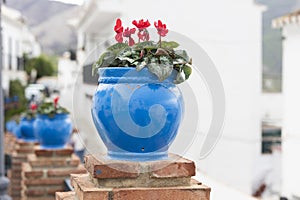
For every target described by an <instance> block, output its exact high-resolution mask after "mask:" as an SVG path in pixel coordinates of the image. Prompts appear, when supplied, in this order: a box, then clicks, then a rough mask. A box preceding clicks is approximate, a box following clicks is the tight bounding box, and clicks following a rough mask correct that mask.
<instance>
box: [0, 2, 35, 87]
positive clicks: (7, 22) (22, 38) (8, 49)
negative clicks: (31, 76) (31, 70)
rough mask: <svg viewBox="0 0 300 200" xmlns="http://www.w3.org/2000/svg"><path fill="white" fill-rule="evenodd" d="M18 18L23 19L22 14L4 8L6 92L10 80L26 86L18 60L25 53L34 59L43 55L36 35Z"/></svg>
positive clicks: (3, 41) (3, 40)
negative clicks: (19, 69)
mask: <svg viewBox="0 0 300 200" xmlns="http://www.w3.org/2000/svg"><path fill="white" fill-rule="evenodd" d="M16 16H19V17H21V14H20V13H19V12H18V11H16V10H13V9H11V8H7V7H6V6H2V20H1V27H2V44H3V74H4V75H3V88H4V90H5V91H8V88H9V80H14V79H19V80H20V81H21V82H22V83H23V84H24V85H25V84H26V79H27V77H26V74H25V72H24V71H18V70H17V58H18V57H22V56H23V53H30V56H32V57H35V56H38V55H40V53H41V47H40V45H39V43H38V42H37V41H36V38H35V37H34V35H33V34H32V33H31V32H30V30H29V29H28V27H27V26H26V24H24V23H23V22H21V21H19V20H18V19H17V17H16ZM10 41H11V42H10ZM9 54H10V55H11V57H12V58H11V69H9Z"/></svg>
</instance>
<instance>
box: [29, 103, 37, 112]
mask: <svg viewBox="0 0 300 200" xmlns="http://www.w3.org/2000/svg"><path fill="white" fill-rule="evenodd" d="M30 109H31V110H32V111H34V110H36V109H37V105H36V104H35V103H33V104H31V105H30Z"/></svg>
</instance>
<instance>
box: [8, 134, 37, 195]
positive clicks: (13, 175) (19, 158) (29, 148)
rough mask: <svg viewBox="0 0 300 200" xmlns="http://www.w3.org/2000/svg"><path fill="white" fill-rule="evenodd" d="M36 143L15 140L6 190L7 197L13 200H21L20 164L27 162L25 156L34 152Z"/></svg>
mask: <svg viewBox="0 0 300 200" xmlns="http://www.w3.org/2000/svg"><path fill="white" fill-rule="evenodd" d="M35 145H37V143H33V142H24V141H23V140H17V141H16V142H15V147H14V149H13V153H12V154H11V162H12V163H11V164H12V167H11V170H10V172H9V173H8V178H9V179H10V186H9V189H8V193H9V195H10V196H11V197H12V198H13V199H14V200H18V199H21V181H22V176H21V174H22V173H21V172H22V163H24V162H27V155H28V154H30V153H33V152H34V147H35Z"/></svg>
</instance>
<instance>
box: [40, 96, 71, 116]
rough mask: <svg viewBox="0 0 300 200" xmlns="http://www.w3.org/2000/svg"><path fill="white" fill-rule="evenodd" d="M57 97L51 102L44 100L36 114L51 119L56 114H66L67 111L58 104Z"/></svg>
mask: <svg viewBox="0 0 300 200" xmlns="http://www.w3.org/2000/svg"><path fill="white" fill-rule="evenodd" d="M58 100H59V97H56V98H54V99H53V101H47V100H45V101H44V102H43V103H42V104H41V105H39V107H38V109H37V113H38V114H41V115H48V117H50V118H53V117H55V115H56V114H68V113H69V111H68V110H67V109H66V108H64V107H62V106H60V105H59V104H58Z"/></svg>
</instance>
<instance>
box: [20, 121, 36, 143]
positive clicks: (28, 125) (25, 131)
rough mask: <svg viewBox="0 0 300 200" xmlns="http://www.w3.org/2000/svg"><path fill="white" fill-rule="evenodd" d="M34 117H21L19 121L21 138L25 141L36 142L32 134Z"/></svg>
mask: <svg viewBox="0 0 300 200" xmlns="http://www.w3.org/2000/svg"><path fill="white" fill-rule="evenodd" d="M34 121H35V118H32V119H27V118H26V117H24V118H22V119H21V121H20V128H21V135H22V136H21V138H22V139H23V140H25V141H27V142H36V141H37V138H36V137H35V135H34V127H33V124H34Z"/></svg>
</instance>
